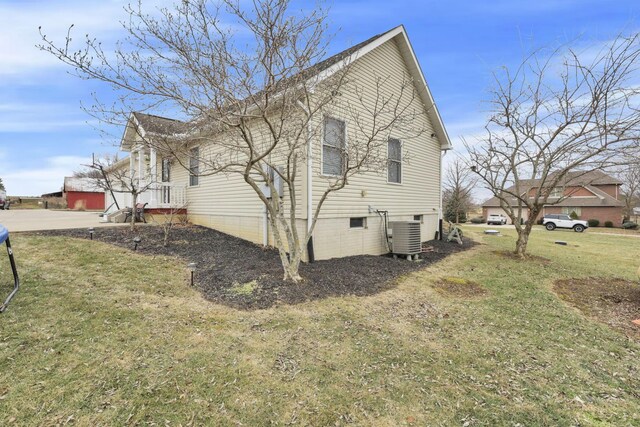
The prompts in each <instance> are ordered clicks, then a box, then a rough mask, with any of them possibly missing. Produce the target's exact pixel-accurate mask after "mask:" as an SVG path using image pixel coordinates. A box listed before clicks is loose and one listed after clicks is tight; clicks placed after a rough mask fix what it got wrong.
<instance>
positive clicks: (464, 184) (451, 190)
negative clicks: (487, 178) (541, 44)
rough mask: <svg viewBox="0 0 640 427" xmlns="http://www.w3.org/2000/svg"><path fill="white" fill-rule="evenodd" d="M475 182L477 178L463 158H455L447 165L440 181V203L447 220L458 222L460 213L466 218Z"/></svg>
mask: <svg viewBox="0 0 640 427" xmlns="http://www.w3.org/2000/svg"><path fill="white" fill-rule="evenodd" d="M477 183H478V179H477V178H476V176H475V175H474V174H473V172H472V171H471V169H469V166H468V165H467V163H466V162H465V161H464V160H463V159H461V158H456V159H455V160H454V161H453V162H452V163H450V164H449V165H448V166H447V169H446V171H445V173H444V179H443V182H442V199H443V200H442V205H443V206H444V210H445V216H448V217H449V218H447V219H448V220H451V219H454V220H455V222H456V223H460V214H463V215H464V217H465V218H466V216H467V212H468V211H469V209H471V206H472V205H473V198H472V195H471V193H472V191H473V189H474V187H475V186H476V184H477Z"/></svg>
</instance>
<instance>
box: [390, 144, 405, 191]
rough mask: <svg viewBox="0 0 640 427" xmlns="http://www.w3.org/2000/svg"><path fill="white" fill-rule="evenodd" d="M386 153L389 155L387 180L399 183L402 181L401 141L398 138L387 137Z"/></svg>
mask: <svg viewBox="0 0 640 427" xmlns="http://www.w3.org/2000/svg"><path fill="white" fill-rule="evenodd" d="M387 153H388V157H389V159H388V163H387V165H388V173H387V181H389V182H395V183H398V184H399V183H401V182H402V143H401V142H400V140H399V139H393V138H391V139H389V142H388V143H387Z"/></svg>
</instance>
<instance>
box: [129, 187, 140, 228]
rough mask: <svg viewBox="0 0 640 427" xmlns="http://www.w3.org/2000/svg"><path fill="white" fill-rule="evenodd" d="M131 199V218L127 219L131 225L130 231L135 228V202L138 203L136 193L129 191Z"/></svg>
mask: <svg viewBox="0 0 640 427" xmlns="http://www.w3.org/2000/svg"><path fill="white" fill-rule="evenodd" d="M131 200H132V201H133V202H132V203H131V204H132V206H131V220H130V221H129V225H130V227H131V231H132V232H133V231H135V230H136V203H138V194H137V193H131Z"/></svg>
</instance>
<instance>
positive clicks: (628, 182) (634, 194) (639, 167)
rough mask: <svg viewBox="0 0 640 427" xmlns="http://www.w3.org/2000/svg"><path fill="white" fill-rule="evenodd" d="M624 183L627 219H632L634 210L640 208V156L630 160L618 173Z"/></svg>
mask: <svg viewBox="0 0 640 427" xmlns="http://www.w3.org/2000/svg"><path fill="white" fill-rule="evenodd" d="M618 178H620V181H621V182H622V199H623V200H624V204H625V213H624V214H625V217H626V218H631V216H632V215H633V208H635V207H636V206H640V156H636V157H635V159H630V161H629V162H628V164H626V165H624V166H623V167H622V168H621V170H620V171H619V172H618Z"/></svg>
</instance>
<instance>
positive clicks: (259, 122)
mask: <svg viewBox="0 0 640 427" xmlns="http://www.w3.org/2000/svg"><path fill="white" fill-rule="evenodd" d="M219 3H221V6H217V5H216V4H214V2H212V1H206V0H194V1H183V2H181V3H180V4H178V5H176V6H175V8H174V9H171V10H169V9H162V10H161V11H160V13H159V16H152V15H149V14H146V13H144V12H143V11H142V8H141V5H140V3H139V4H138V6H137V7H129V8H127V9H126V10H127V12H128V15H129V17H128V18H129V19H127V20H126V21H125V24H124V27H125V29H126V30H127V31H128V38H127V39H126V40H125V41H123V43H122V44H121V45H119V47H117V48H115V51H114V52H112V53H107V52H106V51H104V50H103V48H102V46H101V44H100V43H99V42H98V41H97V40H95V39H91V38H89V37H87V39H86V40H85V43H84V47H82V48H81V49H79V50H73V49H72V48H71V44H72V43H71V42H72V40H71V35H70V33H69V35H68V36H67V39H66V41H65V43H63V44H62V45H56V44H54V43H53V42H52V41H50V40H49V39H48V38H47V37H46V36H45V35H44V34H43V35H42V40H43V44H42V46H41V49H43V50H46V51H48V52H50V53H52V54H53V55H54V56H56V57H57V58H58V59H60V60H61V61H62V62H64V63H66V64H68V65H70V66H71V67H73V69H74V72H75V73H76V74H78V75H79V76H80V77H82V78H89V79H96V80H99V81H102V82H107V83H109V84H110V85H111V86H112V87H113V88H114V89H116V90H118V91H119V93H121V94H122V95H121V97H120V102H119V104H118V106H116V107H114V106H108V107H105V106H103V105H102V104H100V103H99V102H96V103H95V105H97V107H95V108H92V109H90V112H91V113H92V114H95V115H97V116H98V117H100V118H102V119H103V120H106V121H110V122H113V121H115V119H116V118H117V117H128V113H129V112H130V111H133V110H141V111H145V109H147V108H154V109H156V110H157V109H159V108H165V109H166V110H168V111H173V112H174V113H176V115H177V116H179V117H183V118H185V119H186V120H185V125H184V127H182V128H181V130H180V131H179V132H166V133H161V132H158V133H155V134H154V135H153V137H149V135H148V134H147V133H145V132H142V131H140V132H137V133H138V135H137V136H136V138H137V139H138V140H142V141H143V142H142V143H143V144H146V145H148V146H151V147H155V148H157V149H160V150H162V151H163V152H165V153H170V155H171V156H172V157H173V158H174V159H175V160H176V161H177V163H178V164H180V165H182V166H183V167H185V168H188V169H190V170H191V171H192V173H194V174H197V175H209V174H216V173H224V174H228V175H237V176H239V177H241V178H242V179H243V180H244V181H245V182H246V183H247V184H248V185H249V186H251V188H252V189H253V190H254V191H255V194H256V195H257V197H258V198H259V199H260V200H261V201H262V203H263V204H264V206H265V208H266V210H267V212H268V218H269V222H270V225H271V228H272V230H273V236H274V240H275V246H276V248H277V249H278V251H279V254H280V259H281V262H282V265H283V268H284V279H285V280H292V281H299V280H301V277H300V275H299V273H298V267H299V264H300V262H301V260H302V258H303V256H304V253H305V250H306V247H307V242H308V241H309V239H310V238H311V236H312V234H313V230H314V228H315V225H316V222H317V218H318V215H319V213H320V210H321V209H322V206H323V204H324V202H325V201H326V200H327V198H328V197H329V196H330V195H331V194H332V193H334V192H336V191H339V190H341V189H342V188H344V187H345V186H346V185H347V184H348V182H349V178H350V177H351V176H353V175H354V174H358V173H364V172H372V173H383V171H386V170H387V161H388V160H387V144H388V140H389V137H390V135H391V133H392V132H393V131H394V129H397V128H399V127H401V128H402V129H403V135H404V139H410V138H412V137H415V136H418V135H420V134H421V133H422V132H424V130H425V129H424V128H423V126H422V125H421V123H422V121H421V120H419V116H422V115H423V114H424V110H423V107H422V105H421V103H416V102H414V101H415V100H417V98H418V94H417V92H416V90H415V87H414V85H413V82H412V81H411V79H410V78H409V77H408V76H389V75H382V76H375V77H374V78H373V81H372V82H367V83H366V84H367V86H366V87H365V86H363V85H359V83H358V82H357V81H355V79H349V76H350V70H351V69H352V67H353V66H356V65H357V63H356V62H355V61H357V58H355V57H353V55H352V54H353V53H354V52H355V50H354V51H350V52H347V53H346V54H345V55H342V56H338V57H333V58H332V60H331V62H330V63H327V62H325V63H322V62H320V63H319V61H320V60H321V59H322V58H324V57H325V56H326V50H327V44H328V41H329V39H330V37H329V36H328V35H327V28H326V27H327V25H326V20H327V10H326V9H323V8H322V7H320V6H317V7H316V8H315V9H313V10H311V11H305V12H304V13H298V14H294V13H290V11H289V6H290V4H289V3H290V2H289V0H256V1H254V2H253V4H252V6H251V7H250V8H248V9H245V8H244V7H243V6H241V4H240V2H238V1H236V0H223V1H222V2H219ZM230 28H241V29H242V31H240V32H238V33H234V32H233V31H232V30H230ZM70 31H71V29H70ZM41 34H42V33H41ZM97 101H99V100H97ZM416 106H418V107H416ZM336 111H338V112H339V113H340V114H341V116H342V117H344V118H345V119H347V120H348V122H349V123H350V128H349V144H346V143H345V138H344V128H343V125H341V124H340V123H328V124H327V123H326V122H325V115H326V114H328V113H329V112H336ZM325 126H328V127H327V129H329V131H328V132H326V134H324V143H325V145H328V146H330V147H329V148H328V149H327V153H330V154H331V155H330V156H329V155H327V156H325V158H324V159H323V166H322V167H326V168H327V170H328V171H329V172H330V173H328V174H326V175H331V178H327V179H326V180H323V182H325V181H326V187H325V188H324V190H323V191H322V194H321V196H320V199H319V202H318V203H317V204H316V206H315V207H314V208H313V212H310V214H309V218H308V220H307V222H308V226H307V227H304V228H302V227H301V226H300V225H299V221H297V219H298V215H299V213H298V211H299V208H298V205H299V200H298V198H299V197H301V194H302V191H301V184H300V179H299V178H300V175H301V172H302V170H303V166H304V165H305V164H307V162H312V161H313V160H312V158H311V156H312V152H313V151H312V148H311V143H312V142H313V141H315V142H316V144H319V143H320V140H321V139H320V138H321V135H323V129H324V127H325ZM197 144H201V146H202V147H207V150H202V151H201V152H200V153H198V155H197V158H196V159H193V157H194V156H193V155H192V154H191V153H190V151H189V150H190V149H191V148H192V147H193V146H195V145H197ZM316 146H317V145H316ZM281 189H282V191H281ZM301 228H302V229H301Z"/></svg>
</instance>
